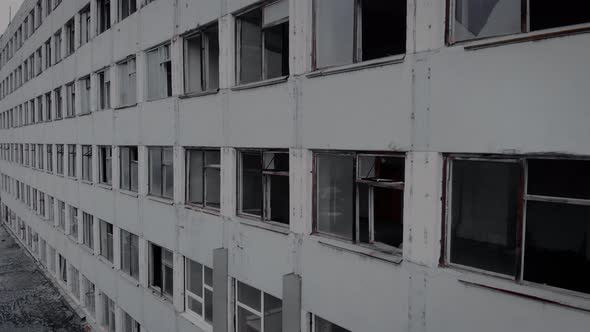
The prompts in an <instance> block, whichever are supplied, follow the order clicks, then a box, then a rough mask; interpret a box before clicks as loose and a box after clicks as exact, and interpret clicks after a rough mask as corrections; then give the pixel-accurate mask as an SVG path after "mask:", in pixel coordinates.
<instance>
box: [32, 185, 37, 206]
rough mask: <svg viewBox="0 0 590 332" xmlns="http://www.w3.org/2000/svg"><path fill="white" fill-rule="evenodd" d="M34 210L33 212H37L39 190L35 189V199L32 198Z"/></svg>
mask: <svg viewBox="0 0 590 332" xmlns="http://www.w3.org/2000/svg"><path fill="white" fill-rule="evenodd" d="M32 203H33V204H32V208H33V211H35V212H37V189H35V188H33V198H32Z"/></svg>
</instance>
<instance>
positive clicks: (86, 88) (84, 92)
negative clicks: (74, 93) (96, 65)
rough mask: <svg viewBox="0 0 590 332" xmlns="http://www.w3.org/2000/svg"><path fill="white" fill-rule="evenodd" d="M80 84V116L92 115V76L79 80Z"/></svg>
mask: <svg viewBox="0 0 590 332" xmlns="http://www.w3.org/2000/svg"><path fill="white" fill-rule="evenodd" d="M79 82H80V114H88V113H90V76H86V77H84V78H81V79H80V80H79Z"/></svg>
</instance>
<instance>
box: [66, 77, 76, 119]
mask: <svg viewBox="0 0 590 332" xmlns="http://www.w3.org/2000/svg"><path fill="white" fill-rule="evenodd" d="M75 115H76V85H75V84H74V82H72V83H70V84H68V85H66V117H72V116H75Z"/></svg>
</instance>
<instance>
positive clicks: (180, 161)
mask: <svg viewBox="0 0 590 332" xmlns="http://www.w3.org/2000/svg"><path fill="white" fill-rule="evenodd" d="M184 155H185V151H184V148H183V147H182V146H175V147H174V156H173V158H174V203H176V204H183V203H184V192H185V185H184V183H185V182H184V181H185V180H184V174H185V167H186V163H185V162H184V160H185V156H184Z"/></svg>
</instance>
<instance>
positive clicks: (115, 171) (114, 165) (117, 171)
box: [111, 145, 121, 189]
mask: <svg viewBox="0 0 590 332" xmlns="http://www.w3.org/2000/svg"><path fill="white" fill-rule="evenodd" d="M120 155H121V154H120V153H119V146H116V145H115V146H113V147H112V158H111V169H112V170H111V176H112V178H111V184H112V187H113V189H119V187H120V185H121V167H119V165H121V161H120V159H119V158H120Z"/></svg>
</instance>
